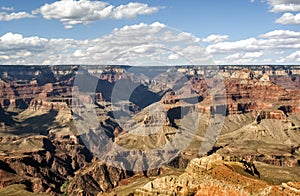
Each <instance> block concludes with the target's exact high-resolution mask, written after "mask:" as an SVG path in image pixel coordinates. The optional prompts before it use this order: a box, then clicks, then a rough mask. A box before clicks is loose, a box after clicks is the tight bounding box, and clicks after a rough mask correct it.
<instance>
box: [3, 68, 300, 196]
mask: <svg viewBox="0 0 300 196" xmlns="http://www.w3.org/2000/svg"><path fill="white" fill-rule="evenodd" d="M0 89H1V91H0V144H1V145H0V195H74V196H75V195H82V196H84V195H91V196H93V195H143V196H144V195H149V196H151V195H300V169H299V166H300V66H296V65H289V66H288V65H285V66H280V65H260V66H254V65H252V66H251V65H249V66H246V65H243V66H242V65H241V66H237V65H232V66H231V65H226V66H225V65H222V66H221V65H220V66H219V65H210V66H208V65H207V66H205V65H203V66H172V67H168V66H149V67H134V66H125V65H124V66H123V65H110V66H104V65H103V66H102V65H99V66H96V65H94V66H88V65H80V66H79V65H56V66H41V65H36V66H33V65H32V66H31V65H26V66H17V65H6V66H5V65H2V66H0Z"/></svg>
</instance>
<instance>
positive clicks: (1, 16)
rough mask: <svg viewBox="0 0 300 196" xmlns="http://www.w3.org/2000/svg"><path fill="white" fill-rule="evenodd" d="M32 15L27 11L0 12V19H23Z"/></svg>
mask: <svg viewBox="0 0 300 196" xmlns="http://www.w3.org/2000/svg"><path fill="white" fill-rule="evenodd" d="M33 17H35V16H34V15H32V14H29V13H27V12H13V13H6V12H0V21H10V20H18V19H23V18H33Z"/></svg>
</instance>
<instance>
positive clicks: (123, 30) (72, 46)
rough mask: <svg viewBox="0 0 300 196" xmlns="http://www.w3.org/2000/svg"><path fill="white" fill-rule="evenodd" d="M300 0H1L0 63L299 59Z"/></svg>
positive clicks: (240, 62)
mask: <svg viewBox="0 0 300 196" xmlns="http://www.w3.org/2000/svg"><path fill="white" fill-rule="evenodd" d="M299 29H300V0H189V1H183V0H152V1H145V0H136V1H131V0H115V1H100V0H26V2H25V1H24V0H1V1H0V64H2V65H4V64H9V65H10V64H24V65H27V64H28V65H29V64H35V65H36V64H41V65H58V64H129V65H148V64H149V65H154V64H157V65H174V64H238V65H243V64H246V65H250V64H259V65H262V64H263V65H264V64H284V65H290V64H300V31H299Z"/></svg>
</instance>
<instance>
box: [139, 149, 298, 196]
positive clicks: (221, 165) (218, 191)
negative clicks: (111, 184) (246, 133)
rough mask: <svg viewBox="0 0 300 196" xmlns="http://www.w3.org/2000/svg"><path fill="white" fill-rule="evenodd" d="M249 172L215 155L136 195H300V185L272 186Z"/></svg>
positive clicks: (192, 162)
mask: <svg viewBox="0 0 300 196" xmlns="http://www.w3.org/2000/svg"><path fill="white" fill-rule="evenodd" d="M253 165H254V164H253ZM246 169H247V168H245V166H243V165H242V162H226V161H223V159H222V156H220V155H219V154H213V155H211V156H207V157H202V158H197V159H193V160H192V161H191V162H190V163H189V165H188V167H187V168H186V170H185V172H184V173H183V174H181V175H179V176H175V175H173V176H166V177H161V178H157V179H155V180H153V181H151V182H149V183H147V184H146V185H144V186H142V187H140V188H138V189H136V190H135V191H134V193H133V195H143V196H145V195H147V196H148V195H149V196H151V195H289V194H291V195H297V194H299V193H300V189H299V188H300V187H299V186H298V185H299V183H294V182H288V183H283V184H282V185H276V186H275V185H269V184H267V183H266V182H264V181H263V180H260V179H259V178H258V177H257V176H254V174H251V173H246V172H245V171H247V170H246ZM249 174H250V175H249Z"/></svg>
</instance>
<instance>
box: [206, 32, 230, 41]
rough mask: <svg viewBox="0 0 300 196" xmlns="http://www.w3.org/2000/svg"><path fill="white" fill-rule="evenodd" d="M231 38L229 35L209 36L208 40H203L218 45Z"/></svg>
mask: <svg viewBox="0 0 300 196" xmlns="http://www.w3.org/2000/svg"><path fill="white" fill-rule="evenodd" d="M228 38H229V36H228V35H215V34H212V35H209V36H207V37H206V38H203V39H202V41H203V42H211V43H218V42H223V41H225V40H227V39H228Z"/></svg>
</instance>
